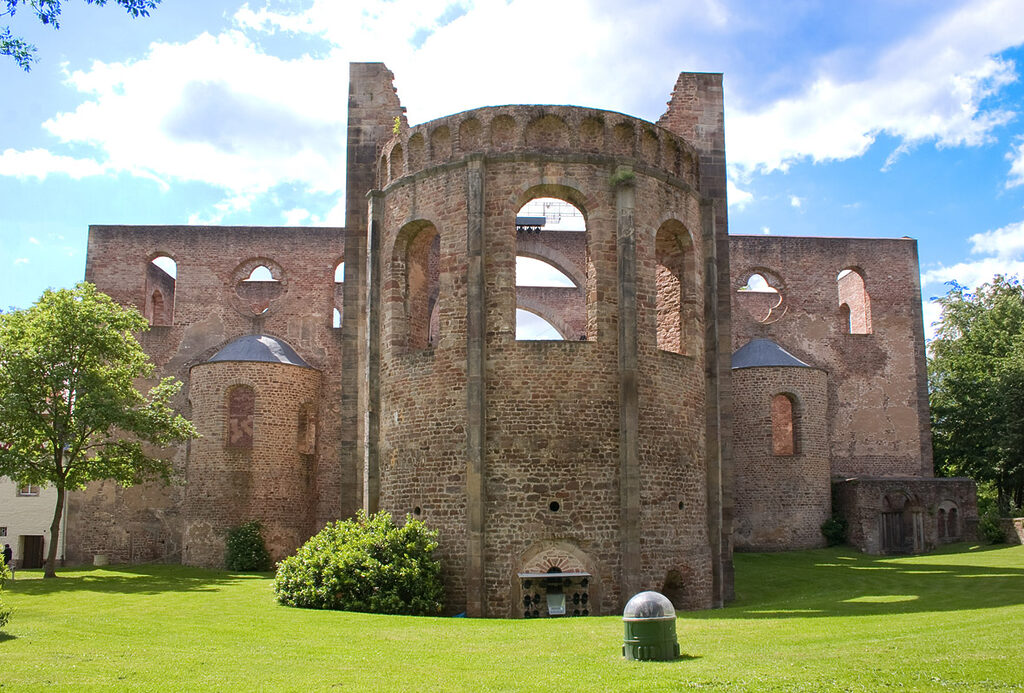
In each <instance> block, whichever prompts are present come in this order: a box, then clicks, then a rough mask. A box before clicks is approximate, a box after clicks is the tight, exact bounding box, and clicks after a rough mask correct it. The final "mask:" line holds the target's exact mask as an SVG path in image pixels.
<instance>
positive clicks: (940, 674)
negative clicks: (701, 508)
mask: <svg viewBox="0 0 1024 693" xmlns="http://www.w3.org/2000/svg"><path fill="white" fill-rule="evenodd" d="M736 583H737V584H736V592H737V600H736V601H735V602H734V603H733V604H732V605H730V606H729V607H728V608H726V609H722V610H717V611H705V612H698V613H686V614H681V615H680V618H679V621H678V623H677V629H678V633H679V642H680V646H681V649H682V651H683V653H684V657H682V658H681V659H679V660H677V661H674V662H628V661H625V660H623V659H622V657H621V654H620V646H621V643H622V633H623V628H622V621H621V619H620V618H617V617H606V618H582V619H553V620H536V621H534V620H530V621H519V620H516V621H505V620H501V621H499V620H475V619H462V618H409V617H396V616H369V615H364V614H350V613H342V612H318V611H305V610H299V609H290V608H286V607H282V606H278V605H277V604H276V603H275V602H274V599H273V595H272V593H271V587H270V579H269V578H268V577H266V576H258V577H252V576H241V575H231V574H227V573H222V572H214V571H204V570H196V569H191V568H181V567H171V566H141V567H132V568H116V567H112V568H110V569H86V570H65V571H63V572H62V578H61V579H59V580H50V581H44V580H42V579H41V576H40V574H39V573H36V572H33V571H24V572H20V573H19V574H18V579H17V580H15V581H13V582H9V583H8V590H7V592H6V593H5V596H6V598H7V599H8V600H9V601H10V602H11V603H12V605H13V606H14V608H15V609H16V612H15V614H14V618H13V621H12V622H11V624H10V625H8V627H7V629H6V633H0V691H3V692H4V693H7V692H8V691H23V690H24V691H28V690H31V691H38V690H42V689H44V688H47V689H49V688H54V689H57V690H60V689H67V690H74V691H80V690H94V689H113V690H197V689H200V690H225V691H227V690H240V691H247V690H268V691H280V690H326V689H334V690H402V691H435V690H451V691H454V690H510V689H523V690H536V691H579V690H615V691H618V690H644V691H648V690H680V689H711V690H806V691H819V690H858V691H859V690H870V691H874V690H887V689H895V688H901V689H905V690H947V689H957V690H962V691H977V690H1017V689H1024V547H1021V546H1017V547H1001V548H972V547H969V546H967V545H959V546H955V547H951V548H950V549H949V550H947V551H945V552H942V553H937V554H931V555H927V556H917V557H909V558H886V559H882V558H877V557H868V556H862V555H859V554H855V553H852V552H850V551H849V550H845V549H843V550H835V549H827V550H820V551H805V552H799V553H787V554H740V555H737V556H736Z"/></svg>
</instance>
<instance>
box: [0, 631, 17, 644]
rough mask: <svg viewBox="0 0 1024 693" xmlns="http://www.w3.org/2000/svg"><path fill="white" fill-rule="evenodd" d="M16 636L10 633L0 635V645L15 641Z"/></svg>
mask: <svg viewBox="0 0 1024 693" xmlns="http://www.w3.org/2000/svg"><path fill="white" fill-rule="evenodd" d="M17 639H18V636H17V635H11V634H10V633H0V643H3V642H7V641H8V640H17Z"/></svg>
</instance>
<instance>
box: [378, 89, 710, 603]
mask: <svg viewBox="0 0 1024 693" xmlns="http://www.w3.org/2000/svg"><path fill="white" fill-rule="evenodd" d="M538 119H543V120H544V122H543V123H542V124H540V125H537V126H536V131H534V129H533V128H534V121H536V120H538ZM620 125H624V126H627V127H625V128H619V129H616V128H618V126H620ZM441 128H445V129H446V131H447V133H448V134H449V136H450V137H451V138H452V139H453V140H454V141H453V142H450V144H446V145H445V146H446V147H448V146H450V147H451V149H450V150H449V149H444V150H442V151H437V150H435V151H434V152H431V151H430V150H428V149H426V148H425V149H424V152H423V157H422V159H421V158H418V155H415V156H412V158H410V159H408V160H407V161H406V163H405V165H404V166H403V169H402V170H406V171H410V173H409V174H407V175H406V176H405V177H403V178H400V179H398V180H396V181H393V182H391V183H390V184H389V185H388V186H387V187H386V188H385V189H384V191H383V204H384V213H383V223H382V238H381V258H382V260H384V263H383V268H382V274H381V291H382V305H381V316H382V325H381V332H380V336H379V340H380V345H381V368H380V383H381V385H380V388H381V401H380V411H381V419H380V440H379V449H380V504H381V507H383V508H385V509H389V510H392V511H394V512H399V513H405V512H409V511H411V510H413V509H415V508H417V507H418V508H420V510H421V513H422V517H423V519H424V520H425V521H426V522H428V523H429V524H431V525H432V526H435V527H438V528H439V529H441V549H440V551H441V554H442V557H443V564H444V566H445V580H446V587H447V596H448V601H449V608H450V609H452V610H461V606H462V604H464V603H465V602H464V600H465V598H466V584H467V583H466V580H465V578H464V577H463V576H462V571H463V570H464V569H465V567H466V563H465V560H466V559H465V548H464V547H465V546H466V543H465V542H466V539H467V534H466V529H465V528H466V523H467V521H468V513H469V506H468V505H467V502H468V503H478V504H480V505H481V506H482V510H483V517H484V521H485V530H484V556H485V560H484V566H483V573H484V592H485V595H486V615H490V616H516V615H521V609H520V608H518V607H519V605H518V604H517V603H516V601H517V600H516V597H515V595H516V594H517V592H516V590H517V589H518V587H517V585H516V578H515V575H516V573H517V572H520V571H522V569H523V567H524V566H525V565H526V563H527V560H529V561H531V562H532V561H537V560H546V559H547V558H550V557H549V556H547V553H546V552H548V551H550V552H553V553H552V555H555V553H558V555H561V554H562V553H564V551H565V547H566V545H569V546H570V547H572V548H573V550H574V551H575V552H576V555H578V557H579V560H580V561H581V562H582V563H583V564H586V565H588V566H592V571H593V573H594V581H595V591H594V593H593V594H594V595H598V594H599V595H600V597H598V598H597V599H598V602H597V603H596V604H595V611H596V612H597V613H616V612H618V610H619V609H620V608H621V606H622V603H623V602H624V601H625V598H628V596H631V595H623V594H621V593H620V591H619V582H620V556H621V551H622V546H621V544H620V539H621V530H622V527H621V516H620V498H619V493H620V488H619V473H620V451H619V426H620V421H619V402H618V397H619V366H618V346H617V334H618V330H617V326H616V320H617V319H618V314H617V306H616V299H615V296H616V293H617V292H616V282H617V276H618V268H617V265H616V263H617V251H616V242H617V241H616V209H615V194H614V190H613V189H612V187H611V184H610V180H609V179H610V177H611V174H612V173H613V172H614V170H615V167H616V166H617V165H619V164H621V163H622V162H623V161H630V162H631V163H633V165H634V170H635V171H636V172H637V176H636V179H637V180H636V188H637V192H636V196H637V204H636V209H637V215H636V217H637V218H636V228H637V249H638V250H637V257H638V267H637V273H638V290H637V295H638V311H639V312H638V315H637V321H638V341H639V345H640V352H639V354H640V355H639V373H640V379H639V382H638V387H639V393H640V408H639V411H638V416H639V421H640V425H641V431H642V435H641V440H643V445H642V447H641V449H640V451H639V460H640V463H639V477H640V488H641V498H642V503H641V512H640V515H639V520H638V522H639V523H640V525H641V527H640V532H639V533H640V536H641V537H642V544H641V546H640V555H641V557H642V560H641V565H642V568H641V575H639V576H638V580H639V582H640V583H641V584H642V585H644V586H645V587H646V588H654V589H660V588H661V587H662V586H663V584H664V583H665V581H666V580H667V578H668V575H669V573H672V572H674V573H675V574H677V575H680V576H682V579H683V582H684V583H685V584H684V586H683V588H682V590H681V597H680V599H681V601H682V602H683V604H681V605H685V606H689V607H693V608H696V607H707V606H710V604H711V581H712V578H711V559H710V555H709V553H708V537H707V505H706V495H705V491H704V460H703V445H704V437H703V436H704V404H703V397H704V391H703V383H704V378H703V359H702V357H701V354H699V353H698V354H695V355H692V356H688V357H684V356H680V355H678V354H667V353H665V352H661V351H659V350H658V349H657V341H656V330H657V310H656V297H657V287H656V272H655V270H656V262H655V252H654V237H655V232H656V230H657V229H658V228H659V227H660V226H661V225H662V224H663V223H664V222H665V221H666V220H668V219H677V220H678V221H679V222H680V224H681V225H682V226H683V227H684V228H686V229H690V230H691V233H692V235H693V236H694V237H695V239H696V246H697V252H698V253H700V252H702V251H703V249H702V247H701V245H700V244H701V240H700V228H701V218H700V214H701V209H700V205H699V202H698V198H697V195H696V193H695V191H694V190H693V188H692V187H691V186H690V185H688V184H687V183H686V182H685V181H683V180H681V179H679V178H677V177H676V174H675V171H676V168H675V167H676V165H677V162H676V159H672V160H671V161H669V162H667V165H668V170H666V169H665V168H664V166H663V164H665V163H666V162H664V160H663V159H661V158H659V157H661V152H662V151H664V150H665V149H672V150H673V151H675V152H676V153H677V156H681V154H680V153H681V152H685V151H689V148H688V146H687V145H685V143H682V142H680V141H678V138H675V137H673V136H671V135H669V134H668V133H665V132H664V131H661V130H658V129H657V128H653V127H652V126H650V125H649V124H643V123H640V122H639V121H634V120H633V119H629V118H627V117H625V116H621V115H619V114H607V113H602V112H595V111H591V110H588V109H574V108H568V107H543V108H538V107H500V108H494V109H480V110H478V111H472V112H469V113H465V114H459V115H458V116H451V117H449V118H445V119H441V120H440V121H435V122H432V123H427V124H424V125H421V126H417V127H416V128H412V129H411V130H410V133H411V134H410V133H403V135H402V137H401V138H399V139H401V142H400V141H398V140H396V141H394V142H392V143H390V144H389V145H388V146H386V147H385V154H386V155H387V154H393V153H394V152H395V151H397V149H396V147H395V145H399V144H403V143H405V144H404V146H402V147H401V151H402V156H403V157H409V156H410V154H409V153H410V152H415V151H417V147H416V146H413V145H412V144H411V143H410V142H409V139H410V138H414V137H416V136H417V135H421V136H422V140H423V142H424V147H426V144H425V143H427V142H435V143H436V142H437V141H438V137H437V133H438V131H439V130H441ZM624 131H625V134H623V133H624ZM488 133H489V135H488ZM531 133H532V134H531ZM520 136H521V137H522V138H523V139H522V140H520V139H518V138H519V137H520ZM534 137H536V139H532V138H534ZM616 138H618V139H616ZM631 138H632V139H631ZM643 138H647V139H646V140H643ZM651 138H654V139H653V140H652V139H651ZM595 139H597V140H601V141H603V142H607V141H608V140H614V141H615V142H616V143H617V144H616V146H617V147H619V148H620V149H621V154H620V155H619V156H618V157H609V156H601V155H598V154H591V153H589V152H588V150H587V147H588V146H589V145H588V142H592V141H593V140H595ZM442 141H446V142H447V140H444V139H443V138H442ZM527 141H529V142H533V143H534V144H533V145H532V146H531V147H530V149H529V151H525V149H526V148H527V144H526V142H527ZM644 141H646V145H645V144H644ZM655 143H657V146H655ZM668 143H672V146H671V147H669V146H668ZM462 156H466V157H467V160H471V157H474V156H476V157H482V166H483V173H484V185H483V195H484V204H483V209H484V256H483V263H484V267H483V276H484V278H485V291H484V299H483V300H484V314H485V322H486V329H485V333H486V337H485V350H486V362H485V363H486V366H485V374H484V401H485V402H486V405H485V438H484V468H485V476H484V478H485V488H484V493H483V494H482V495H481V496H479V497H474V494H472V493H470V494H467V487H466V483H467V481H466V471H465V470H466V455H467V452H466V450H467V447H466V446H467V427H468V426H469V418H468V416H467V410H466V406H467V404H466V402H467V400H466V392H467V390H466V387H467V385H466V377H467V375H466V374H467V351H466V349H467V347H466V345H467V332H466V330H467V323H466V316H467V311H468V310H469V305H468V303H467V301H468V294H467V289H466V284H465V282H464V279H463V278H464V277H466V276H467V274H468V272H469V268H468V267H467V265H466V262H467V260H466V258H467V256H466V251H465V249H466V247H467V237H466V233H467V209H468V207H469V202H468V200H467V182H466V181H467V169H466V168H465V165H464V164H463V163H462V159H461V157H462ZM477 160H478V161H479V160H481V159H479V158H478V159H477ZM421 161H422V164H421V163H420V162H421ZM419 165H422V168H417V166H419ZM382 168H383V170H385V171H390V170H393V169H394V168H395V167H394V166H391V165H388V166H385V167H382ZM691 175H692V174H691ZM538 196H559V197H563V199H567V200H568V201H570V202H572V203H573V204H574V205H576V206H577V207H578V208H580V209H581V211H583V213H584V214H585V215H586V220H587V228H588V231H587V234H586V235H585V238H586V242H588V243H589V246H590V247H589V255H588V256H587V257H589V263H590V264H591V266H592V270H590V271H588V272H587V273H586V275H587V280H586V284H585V291H586V296H587V297H588V299H589V300H588V304H589V305H588V308H587V320H588V329H587V331H588V334H589V336H590V341H585V342H580V341H567V342H519V341H516V340H515V307H516V288H515V256H516V254H517V234H516V232H515V225H514V217H515V215H516V213H517V212H518V210H519V208H520V207H521V206H522V205H523V204H524V203H525V202H526V201H528V200H529V199H530V198H531V197H538ZM418 220H423V221H426V222H430V223H432V224H433V225H434V226H436V228H437V229H438V232H439V234H440V239H441V240H440V259H439V266H440V273H439V298H438V326H439V335H438V340H437V343H436V345H435V346H434V347H432V348H430V349H425V350H420V351H413V352H411V353H401V352H400V350H398V349H397V348H396V346H395V345H396V342H395V341H394V340H393V339H392V337H393V335H396V334H400V333H401V332H402V331H403V330H405V329H406V327H405V326H404V325H402V324H401V323H402V320H404V297H403V291H404V284H403V282H402V281H401V273H402V272H403V271H404V270H403V268H402V267H401V266H400V263H394V262H392V259H393V258H400V257H402V253H403V250H402V248H401V247H398V248H397V249H396V247H395V246H396V243H397V244H398V245H399V246H400V245H401V243H402V242H404V241H403V239H404V238H405V235H404V234H403V233H402V230H403V227H405V226H406V224H408V223H409V222H413V223H419V221H418ZM580 235H581V236H583V234H580ZM574 252H576V253H579V249H578V248H577V249H576V250H575V251H574ZM699 264H700V266H701V270H702V269H703V263H699ZM689 281H691V282H693V283H694V285H695V286H702V282H703V275H702V274H700V275H697V276H691V277H690V278H689ZM698 313H699V314H700V315H703V309H702V308H701V310H699V311H698ZM690 327H692V329H694V330H696V331H700V330H703V321H702V320H701V321H698V322H697V324H695V325H692V326H690ZM398 343H401V340H398ZM552 503H557V510H553V509H552V508H553V507H555V506H553V505H552ZM680 505H682V507H680ZM531 564H532V563H531Z"/></svg>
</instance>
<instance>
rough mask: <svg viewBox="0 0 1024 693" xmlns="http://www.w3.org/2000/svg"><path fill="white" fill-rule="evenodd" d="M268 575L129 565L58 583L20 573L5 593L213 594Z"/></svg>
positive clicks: (67, 572) (86, 571) (69, 574)
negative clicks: (224, 587)
mask: <svg viewBox="0 0 1024 693" xmlns="http://www.w3.org/2000/svg"><path fill="white" fill-rule="evenodd" d="M269 575H270V573H251V574H243V573H225V572H224V571H218V570H205V569H203V568H188V567H185V566H179V565H132V566H128V565H126V566H108V567H104V568H93V567H81V568H65V569H63V570H61V571H59V572H58V573H57V577H56V578H55V579H49V580H47V579H44V578H43V572H42V571H41V570H38V571H28V570H19V571H18V574H17V579H15V580H8V581H7V584H6V585H5V587H4V589H5V590H7V591H9V592H11V593H12V594H18V593H20V594H31V595H40V594H51V593H57V592H74V591H84V592H98V593H119V594H159V593H161V592H202V591H205V592H213V591H217V590H218V589H219V588H220V586H222V585H227V584H232V583H237V582H239V581H242V580H257V579H266V578H267V577H268V576H269Z"/></svg>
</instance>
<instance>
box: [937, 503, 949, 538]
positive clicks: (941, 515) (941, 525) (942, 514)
mask: <svg viewBox="0 0 1024 693" xmlns="http://www.w3.org/2000/svg"><path fill="white" fill-rule="evenodd" d="M936 519H937V520H938V529H939V539H945V538H946V527H947V525H946V511H945V509H943V508H939V512H938V516H937V518H936Z"/></svg>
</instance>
